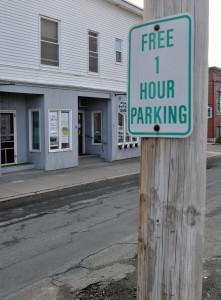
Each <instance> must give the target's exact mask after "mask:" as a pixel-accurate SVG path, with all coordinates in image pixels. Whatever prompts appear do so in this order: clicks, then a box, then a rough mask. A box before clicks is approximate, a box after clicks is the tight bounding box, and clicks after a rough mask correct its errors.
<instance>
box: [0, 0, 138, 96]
mask: <svg viewBox="0 0 221 300" xmlns="http://www.w3.org/2000/svg"><path fill="white" fill-rule="evenodd" d="M40 16H46V17H49V18H54V19H57V20H59V21H60V25H61V26H60V40H59V44H60V67H59V68H58V67H51V66H42V65H41V64H40V38H39V36H40ZM0 19H1V26H0V39H1V43H0V80H5V79H6V80H11V81H24V82H33V83H44V84H53V85H54V84H55V85H70V86H75V87H88V88H95V89H107V90H113V91H118V90H119V91H124V90H126V81H127V47H128V46H127V36H128V31H129V29H130V27H131V26H132V25H134V24H137V23H139V22H141V21H142V20H141V17H140V16H138V15H136V14H133V13H130V12H128V11H126V10H124V9H121V8H119V7H117V6H114V5H112V4H111V3H108V2H107V1H105V0H63V1H62V2H61V1H60V0H47V1H45V0H13V1H9V0H1V1H0ZM88 30H93V31H95V32H98V33H99V75H98V76H93V75H91V74H89V73H88ZM115 38H119V39H121V40H122V41H123V64H122V65H119V64H116V63H115Z"/></svg>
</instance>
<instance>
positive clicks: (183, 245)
mask: <svg viewBox="0 0 221 300" xmlns="http://www.w3.org/2000/svg"><path fill="white" fill-rule="evenodd" d="M208 5H209V4H208V0H144V21H149V20H154V19H158V18H162V17H165V16H170V15H175V14H180V13H189V14H191V15H192V17H193V21H194V53H193V57H194V67H193V132H192V134H191V135H190V136H189V137H187V138H142V140H141V179H140V207H139V241H138V289H137V300H201V299H202V298H201V294H202V263H203V248H204V243H203V241H204V213H205V192H206V138H207V131H206V128H207V103H208V94H207V86H208V77H207V74H208V10H209V8H208Z"/></svg>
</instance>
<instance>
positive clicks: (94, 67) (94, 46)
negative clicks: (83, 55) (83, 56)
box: [88, 31, 98, 73]
mask: <svg viewBox="0 0 221 300" xmlns="http://www.w3.org/2000/svg"><path fill="white" fill-rule="evenodd" d="M88 34H89V72H95V73H98V38H97V36H98V34H97V33H95V32H91V31H90V32H89V33H88Z"/></svg>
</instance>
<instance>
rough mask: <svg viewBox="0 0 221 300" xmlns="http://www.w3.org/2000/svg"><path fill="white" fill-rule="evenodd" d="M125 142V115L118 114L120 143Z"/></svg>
mask: <svg viewBox="0 0 221 300" xmlns="http://www.w3.org/2000/svg"><path fill="white" fill-rule="evenodd" d="M123 142H124V120H123V115H122V114H118V143H123Z"/></svg>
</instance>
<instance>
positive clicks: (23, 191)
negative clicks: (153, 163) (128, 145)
mask: <svg viewBox="0 0 221 300" xmlns="http://www.w3.org/2000/svg"><path fill="white" fill-rule="evenodd" d="M220 155H221V145H219V144H215V145H214V144H208V145H207V158H210V157H214V156H220ZM139 161H140V159H139V158H132V159H126V160H121V161H115V162H113V163H106V162H104V161H103V160H101V159H100V158H98V157H85V158H81V159H80V166H79V167H75V168H70V169H63V170H56V171H49V172H44V171H42V170H33V169H32V170H26V171H19V172H14V173H8V174H3V175H2V177H1V178H0V202H2V201H7V200H10V199H16V198H20V197H25V196H31V195H35V194H40V193H44V192H50V191H56V190H60V189H63V188H68V187H73V186H80V185H84V184H87V183H92V182H97V181H101V180H105V179H111V178H117V177H121V176H126V175H132V174H138V173H139V171H140V162H139Z"/></svg>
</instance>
